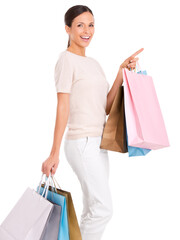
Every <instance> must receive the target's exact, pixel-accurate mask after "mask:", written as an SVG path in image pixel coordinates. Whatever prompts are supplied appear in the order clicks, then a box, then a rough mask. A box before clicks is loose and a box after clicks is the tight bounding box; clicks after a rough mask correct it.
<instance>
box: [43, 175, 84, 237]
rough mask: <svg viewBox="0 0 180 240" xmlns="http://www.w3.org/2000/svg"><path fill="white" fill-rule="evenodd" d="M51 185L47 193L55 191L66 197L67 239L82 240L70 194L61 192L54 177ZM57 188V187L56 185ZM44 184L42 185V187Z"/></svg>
mask: <svg viewBox="0 0 180 240" xmlns="http://www.w3.org/2000/svg"><path fill="white" fill-rule="evenodd" d="M52 180H53V181H52V182H51V183H53V184H52V185H49V191H53V192H55V191H57V193H58V194H60V195H63V196H65V197H66V205H67V215H68V226H69V237H70V240H82V237H81V232H80V228H79V224H78V220H77V216H76V212H75V208H74V204H73V200H72V196H71V193H70V192H68V191H65V190H62V189H61V187H60V185H59V184H58V182H57V180H56V179H55V177H54V176H52ZM56 184H57V185H58V187H59V188H58V187H57V185H56ZM43 186H44V184H42V187H43Z"/></svg>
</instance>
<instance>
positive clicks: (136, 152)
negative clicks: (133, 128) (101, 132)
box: [126, 70, 151, 157]
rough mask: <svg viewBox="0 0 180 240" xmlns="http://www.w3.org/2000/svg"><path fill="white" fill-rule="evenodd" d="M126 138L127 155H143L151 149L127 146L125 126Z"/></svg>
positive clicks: (142, 72)
mask: <svg viewBox="0 0 180 240" xmlns="http://www.w3.org/2000/svg"><path fill="white" fill-rule="evenodd" d="M137 73H139V74H144V75H147V72H146V70H144V71H138V72H137ZM126 138H127V146H128V154H129V157H135V156H145V155H146V154H148V153H149V152H150V151H151V149H147V148H138V147H132V146H129V145H128V135H127V128H126Z"/></svg>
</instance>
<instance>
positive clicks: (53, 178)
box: [52, 176, 62, 190]
mask: <svg viewBox="0 0 180 240" xmlns="http://www.w3.org/2000/svg"><path fill="white" fill-rule="evenodd" d="M52 180H53V182H54V180H55V181H56V183H57V185H58V187H59V189H61V190H62V188H61V187H60V185H59V183H58V182H57V180H56V179H55V177H54V176H52ZM55 185H56V184H55V182H54V186H55Z"/></svg>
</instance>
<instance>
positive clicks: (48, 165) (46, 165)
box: [41, 154, 59, 177]
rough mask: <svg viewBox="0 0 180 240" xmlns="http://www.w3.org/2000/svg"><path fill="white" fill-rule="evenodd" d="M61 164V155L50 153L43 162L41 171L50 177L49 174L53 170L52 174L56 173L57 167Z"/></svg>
mask: <svg viewBox="0 0 180 240" xmlns="http://www.w3.org/2000/svg"><path fill="white" fill-rule="evenodd" d="M58 165H59V155H57V154H55V155H50V156H49V157H48V158H47V159H46V160H45V161H44V162H43V163H42V168H41V171H42V172H43V173H44V174H46V176H47V177H49V174H50V172H51V175H54V174H55V173H56V170H57V167H58Z"/></svg>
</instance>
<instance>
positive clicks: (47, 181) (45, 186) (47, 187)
mask: <svg viewBox="0 0 180 240" xmlns="http://www.w3.org/2000/svg"><path fill="white" fill-rule="evenodd" d="M44 175H45V174H44V173H42V176H41V180H40V182H39V187H38V191H36V192H37V193H38V194H40V188H41V184H42V181H43V177H44ZM50 177H51V175H49V177H47V176H46V179H45V184H44V190H43V192H42V194H40V195H41V197H43V195H44V193H45V192H46V194H45V199H47V194H48V190H49V180H50Z"/></svg>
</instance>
